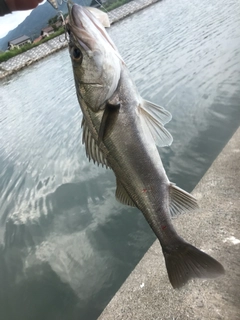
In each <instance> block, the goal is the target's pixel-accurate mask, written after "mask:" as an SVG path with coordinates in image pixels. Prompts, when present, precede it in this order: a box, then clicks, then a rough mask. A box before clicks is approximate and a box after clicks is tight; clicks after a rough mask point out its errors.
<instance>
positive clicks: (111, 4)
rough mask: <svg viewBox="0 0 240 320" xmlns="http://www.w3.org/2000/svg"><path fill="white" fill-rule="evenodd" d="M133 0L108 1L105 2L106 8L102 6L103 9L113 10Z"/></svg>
mask: <svg viewBox="0 0 240 320" xmlns="http://www.w3.org/2000/svg"><path fill="white" fill-rule="evenodd" d="M130 1H131V0H117V1H114V2H113V1H107V2H105V3H104V4H103V6H104V8H100V9H101V10H103V11H106V10H107V11H111V10H113V9H116V8H118V7H120V6H122V5H123V4H125V3H128V2H130Z"/></svg>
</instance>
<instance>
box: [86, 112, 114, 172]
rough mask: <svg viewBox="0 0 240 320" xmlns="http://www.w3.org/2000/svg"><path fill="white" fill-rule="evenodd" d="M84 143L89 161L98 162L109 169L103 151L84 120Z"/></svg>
mask: <svg viewBox="0 0 240 320" xmlns="http://www.w3.org/2000/svg"><path fill="white" fill-rule="evenodd" d="M82 128H83V135H82V143H83V144H85V150H86V155H87V157H88V159H89V160H93V162H94V163H95V162H97V164H100V163H101V164H102V165H103V166H106V167H109V165H108V162H107V159H106V158H105V156H104V154H103V153H102V151H101V150H100V149H99V147H98V145H97V143H96V141H95V140H94V139H93V137H92V135H91V132H90V131H89V129H88V126H87V125H86V121H85V119H84V118H83V120H82Z"/></svg>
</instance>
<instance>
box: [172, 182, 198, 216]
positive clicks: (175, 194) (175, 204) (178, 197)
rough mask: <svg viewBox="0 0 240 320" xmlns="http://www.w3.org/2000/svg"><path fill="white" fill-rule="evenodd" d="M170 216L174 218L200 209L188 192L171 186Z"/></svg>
mask: <svg viewBox="0 0 240 320" xmlns="http://www.w3.org/2000/svg"><path fill="white" fill-rule="evenodd" d="M169 189H170V214H171V216H172V217H174V216H176V215H179V214H181V213H183V212H186V211H192V210H195V209H197V208H199V207H198V204H197V200H196V199H195V198H194V197H193V196H192V195H191V194H190V193H188V192H186V191H184V190H183V189H181V188H179V187H177V186H176V185H174V184H173V183H171V184H170V187H169Z"/></svg>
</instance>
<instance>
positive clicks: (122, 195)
mask: <svg viewBox="0 0 240 320" xmlns="http://www.w3.org/2000/svg"><path fill="white" fill-rule="evenodd" d="M116 199H117V200H118V201H119V202H121V203H122V204H125V205H127V206H130V207H136V205H135V203H134V202H133V201H132V199H131V198H130V197H129V195H128V193H127V191H126V189H125V188H124V186H123V185H122V184H121V182H120V181H119V180H118V179H117V189H116Z"/></svg>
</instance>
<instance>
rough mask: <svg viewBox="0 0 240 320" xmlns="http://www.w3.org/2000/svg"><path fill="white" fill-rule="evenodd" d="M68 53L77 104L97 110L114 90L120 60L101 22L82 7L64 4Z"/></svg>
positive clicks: (119, 69)
mask: <svg viewBox="0 0 240 320" xmlns="http://www.w3.org/2000/svg"><path fill="white" fill-rule="evenodd" d="M68 10H69V19H68V23H67V26H66V28H67V31H68V34H69V52H70V57H71V60H72V65H73V73H74V78H75V85H76V90H77V96H78V99H79V102H80V105H81V101H82V100H83V101H84V102H85V103H86V105H87V106H88V107H89V108H91V109H92V111H94V112H97V111H98V110H100V109H101V108H102V106H103V105H104V103H105V102H106V101H107V100H108V99H109V98H110V97H111V96H112V95H113V94H114V92H115V90H116V89H117V86H118V83H119V80H120V74H121V65H122V64H123V60H122V58H121V56H120V54H119V53H118V50H117V48H116V47H115V45H114V43H113V42H112V40H111V39H110V37H109V36H108V34H107V32H106V30H105V28H104V27H103V25H102V24H101V22H100V21H99V20H98V19H97V18H96V17H95V16H94V15H93V14H92V12H90V11H89V10H88V9H87V8H86V7H82V6H80V5H77V4H73V5H70V4H69V5H68Z"/></svg>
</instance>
